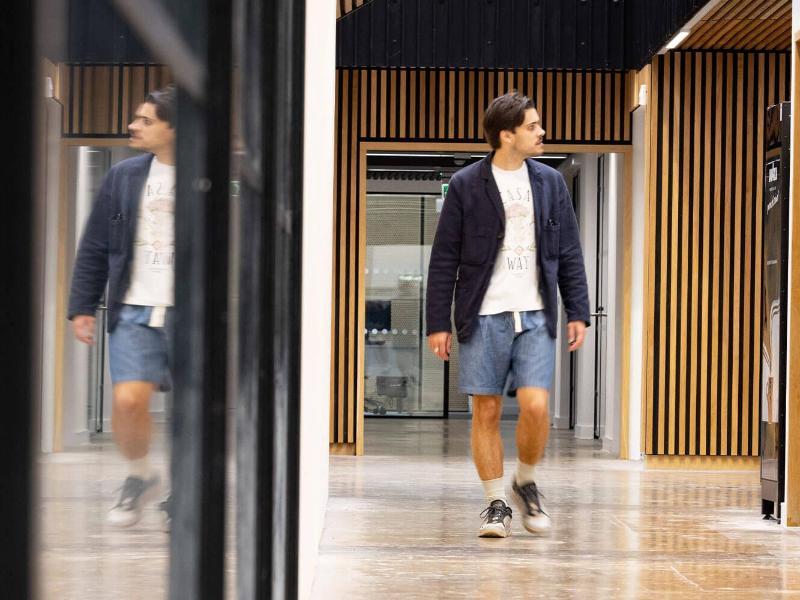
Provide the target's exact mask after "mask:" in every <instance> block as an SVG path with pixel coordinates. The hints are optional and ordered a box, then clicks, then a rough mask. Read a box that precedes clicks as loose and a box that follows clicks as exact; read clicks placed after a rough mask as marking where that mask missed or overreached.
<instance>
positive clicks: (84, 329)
mask: <svg viewBox="0 0 800 600" xmlns="http://www.w3.org/2000/svg"><path fill="white" fill-rule="evenodd" d="M72 331H73V332H75V337H76V338H78V340H79V341H81V342H83V343H84V344H90V345H91V344H94V317H90V316H89V315H78V316H76V317H73V319H72Z"/></svg>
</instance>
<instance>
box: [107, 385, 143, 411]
mask: <svg viewBox="0 0 800 600" xmlns="http://www.w3.org/2000/svg"><path fill="white" fill-rule="evenodd" d="M149 405H150V393H149V392H144V391H142V390H136V389H131V388H126V387H122V388H121V389H115V390H114V408H115V409H116V410H117V412H118V413H119V414H120V415H138V414H141V413H146V412H147V411H148V410H149Z"/></svg>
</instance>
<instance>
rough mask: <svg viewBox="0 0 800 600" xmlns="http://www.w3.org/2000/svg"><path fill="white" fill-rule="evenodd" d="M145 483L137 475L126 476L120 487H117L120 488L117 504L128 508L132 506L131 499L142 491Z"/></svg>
mask: <svg viewBox="0 0 800 600" xmlns="http://www.w3.org/2000/svg"><path fill="white" fill-rule="evenodd" d="M145 485H146V484H145V482H144V481H143V480H141V479H139V478H138V477H128V478H127V479H126V480H125V483H123V484H122V487H121V488H117V491H119V490H120V489H121V490H122V493H121V494H120V495H119V502H117V506H120V507H122V508H124V509H125V510H130V509H131V508H132V507H133V501H134V500H135V499H136V498H138V497H139V496H140V495H141V494H142V492H143V491H144V488H145Z"/></svg>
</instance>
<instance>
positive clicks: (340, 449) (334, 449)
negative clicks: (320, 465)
mask: <svg viewBox="0 0 800 600" xmlns="http://www.w3.org/2000/svg"><path fill="white" fill-rule="evenodd" d="M330 453H331V455H333V456H355V455H356V445H355V444H331V445H330Z"/></svg>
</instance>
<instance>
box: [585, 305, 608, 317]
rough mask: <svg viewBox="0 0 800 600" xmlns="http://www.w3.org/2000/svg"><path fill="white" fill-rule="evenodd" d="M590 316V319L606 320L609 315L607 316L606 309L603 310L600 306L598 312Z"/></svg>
mask: <svg viewBox="0 0 800 600" xmlns="http://www.w3.org/2000/svg"><path fill="white" fill-rule="evenodd" d="M589 316H590V317H603V318H605V317H607V316H608V315H607V314H606V311H605V308H603V307H602V306H598V307H597V312H593V313H589Z"/></svg>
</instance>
